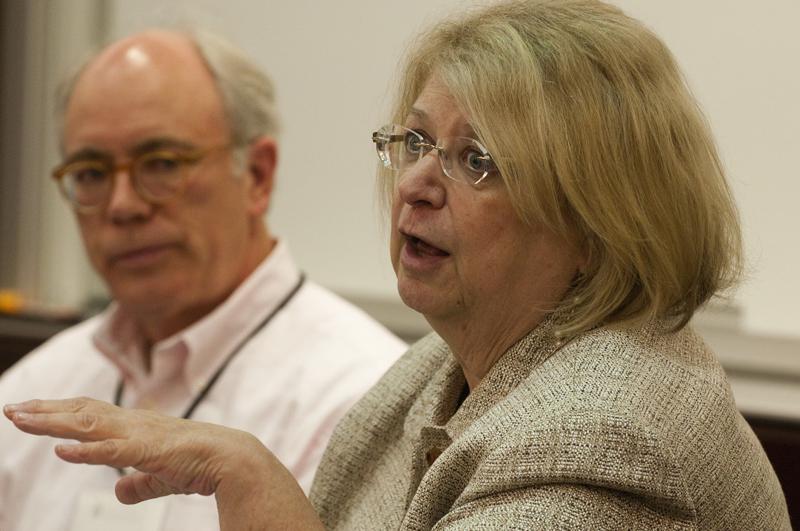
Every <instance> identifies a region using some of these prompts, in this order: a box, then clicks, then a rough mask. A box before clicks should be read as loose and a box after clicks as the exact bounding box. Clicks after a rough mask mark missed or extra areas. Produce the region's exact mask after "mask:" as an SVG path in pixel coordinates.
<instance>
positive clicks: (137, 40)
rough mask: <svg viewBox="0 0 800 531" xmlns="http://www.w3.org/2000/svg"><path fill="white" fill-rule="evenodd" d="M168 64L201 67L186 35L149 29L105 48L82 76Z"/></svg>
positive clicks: (91, 61) (196, 52)
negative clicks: (119, 69)
mask: <svg viewBox="0 0 800 531" xmlns="http://www.w3.org/2000/svg"><path fill="white" fill-rule="evenodd" d="M169 63H181V64H183V65H184V67H183V69H190V68H192V67H201V68H202V67H203V66H204V65H203V62H202V59H201V58H200V55H199V53H198V51H197V49H196V47H195V46H194V44H193V43H192V41H191V40H190V39H189V37H187V36H186V35H183V34H181V33H178V32H173V31H166V30H148V31H145V32H141V33H137V34H134V35H131V36H129V37H125V38H123V39H120V40H118V41H116V42H114V43H112V44H110V45H109V46H107V47H106V48H104V49H103V50H102V51H100V53H98V54H97V55H96V56H95V57H94V58H93V59H91V60H90V61H89V63H88V64H87V66H86V68H85V69H84V72H83V74H90V73H93V72H96V71H108V70H114V69H116V68H120V67H125V68H129V69H133V70H136V69H145V68H148V67H150V68H153V67H158V66H159V65H162V64H169ZM81 77H83V76H81Z"/></svg>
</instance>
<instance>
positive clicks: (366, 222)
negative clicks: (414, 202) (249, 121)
mask: <svg viewBox="0 0 800 531" xmlns="http://www.w3.org/2000/svg"><path fill="white" fill-rule="evenodd" d="M471 3H472V4H474V3H475V2H471ZM468 4H470V2H464V1H456V0H439V1H434V2H432V1H430V0H406V1H404V2H402V3H400V4H398V3H397V2H375V1H374V0H344V1H339V2H320V1H311V0H303V1H300V0H298V1H294V2H285V1H273V2H269V1H248V0H229V1H226V2H224V3H223V2H216V1H210V0H203V1H192V2H170V3H169V4H167V6H166V7H165V6H164V5H163V3H162V2H160V1H158V0H146V1H142V0H140V1H138V2H125V1H119V0H117V1H115V2H113V3H112V5H113V6H114V9H113V10H112V16H111V17H110V21H111V25H110V28H109V30H110V33H111V34H112V35H121V34H124V33H127V32H129V31H131V30H132V29H134V28H137V27H142V26H144V25H147V24H148V23H150V22H151V21H153V20H157V19H161V20H171V21H177V22H189V23H195V24H200V25H203V26H206V27H209V28H211V29H214V30H217V31H220V32H222V33H224V34H226V35H227V36H228V37H229V38H231V39H232V40H234V41H235V42H237V43H238V44H239V45H240V46H242V47H244V48H245V49H246V50H247V51H248V52H249V53H251V54H252V55H253V56H254V57H256V58H257V60H258V61H259V62H260V63H261V64H263V66H264V67H265V68H267V69H268V70H269V71H270V72H271V73H272V75H273V76H274V77H275V79H276V81H277V84H278V88H279V97H280V106H281V109H282V112H283V116H284V118H285V124H286V126H285V135H284V139H283V140H284V141H283V157H282V161H281V172H280V176H279V178H280V181H279V195H278V197H277V202H276V203H275V206H274V208H273V211H272V214H271V216H270V220H271V223H272V224H273V225H274V228H275V229H276V230H277V231H278V232H279V233H280V234H282V235H285V236H287V237H288V239H289V240H290V242H291V245H292V248H293V249H294V251H295V253H296V254H297V256H298V259H299V260H300V262H301V263H302V264H303V266H304V267H305V268H306V269H307V270H308V272H309V273H310V274H311V276H312V277H313V278H316V279H317V280H319V281H321V282H322V283H324V284H326V285H329V286H331V287H333V288H334V289H336V290H338V291H340V292H343V293H346V294H350V295H353V296H358V297H368V298H378V299H383V300H390V299H391V300H395V295H394V285H393V279H392V273H391V271H390V269H389V266H388V261H387V259H386V252H385V242H384V240H383V237H382V234H383V231H382V228H381V226H380V223H379V219H380V216H379V215H378V214H377V213H376V212H375V208H374V202H373V201H372V190H373V180H372V174H373V171H374V160H373V154H372V148H371V145H370V143H369V133H370V132H371V131H372V130H373V128H374V127H375V126H376V125H379V124H380V123H381V121H382V116H383V114H382V113H383V112H384V110H385V109H386V105H387V101H388V93H389V91H390V89H391V81H390V80H391V79H392V77H393V73H394V72H395V69H396V64H397V60H398V58H399V57H400V55H401V52H402V50H403V48H404V46H405V45H406V44H407V42H408V40H409V37H410V36H411V35H412V34H413V33H415V32H417V31H418V29H419V28H420V27H422V26H424V25H426V24H428V23H430V22H431V21H434V20H436V19H437V18H439V16H440V14H441V13H446V12H449V11H451V10H453V9H463V6H464V5H468ZM617 4H618V5H619V6H620V7H622V8H623V9H625V10H627V11H628V12H629V13H630V14H632V15H634V16H636V17H638V18H640V19H641V20H643V21H645V23H647V24H648V25H649V26H650V27H652V28H653V29H654V30H655V31H656V32H657V33H659V34H660V35H661V36H662V37H663V38H664V40H665V41H666V42H667V44H668V45H669V46H670V47H671V49H672V50H673V51H674V53H675V55H676V56H677V58H678V60H679V62H680V63H681V65H682V66H683V68H684V69H685V71H686V74H687V77H688V79H689V82H690V84H691V86H692V87H693V89H694V91H695V93H696V95H697V97H698V99H699V100H700V101H701V104H702V106H703V107H704V108H705V110H706V112H707V115H708V117H709V120H710V121H711V123H712V126H713V128H714V130H715V132H716V135H717V139H718V141H719V144H720V149H721V151H722V154H723V157H724V160H725V162H726V164H727V166H728V168H729V172H730V178H731V181H732V183H733V187H734V190H735V193H736V195H737V197H738V201H739V204H740V208H741V212H742V217H743V220H744V227H745V233H746V239H747V249H748V254H749V258H750V265H751V273H750V279H749V281H748V283H747V284H746V285H745V286H744V288H743V289H742V290H740V292H739V295H738V298H737V305H739V306H740V307H741V309H742V317H743V325H744V326H745V328H746V329H747V330H750V331H753V332H756V333H763V334H770V335H778V336H794V337H800V305H798V304H796V301H798V300H800V281H798V280H797V276H796V274H795V270H796V269H797V264H800V245H798V243H800V236H797V235H796V233H795V230H793V228H798V229H800V209H797V208H796V207H795V202H796V198H797V197H800V172H799V171H798V170H797V168H798V167H800V164H799V162H800V161H798V157H800V155H799V154H798V151H799V150H798V148H800V103H798V97H797V94H800V69H799V68H797V58H798V57H800V33H798V32H796V31H794V30H795V28H794V25H795V24H796V22H797V21H798V20H800V2H797V1H796V0H767V1H765V2H762V3H761V4H758V5H759V6H760V7H756V4H754V3H752V2H749V1H745V0H699V1H698V0H671V1H670V2H654V1H652V0H619V1H618V2H617ZM315 142H316V143H318V145H314V143H315Z"/></svg>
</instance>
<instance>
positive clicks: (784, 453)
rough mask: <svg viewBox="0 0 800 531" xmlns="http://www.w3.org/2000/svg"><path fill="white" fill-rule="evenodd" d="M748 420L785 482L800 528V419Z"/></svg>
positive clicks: (795, 525)
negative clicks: (797, 420) (791, 420)
mask: <svg viewBox="0 0 800 531" xmlns="http://www.w3.org/2000/svg"><path fill="white" fill-rule="evenodd" d="M798 407H800V405H799V406H798ZM747 421H748V422H749V423H750V426H752V428H753V431H754V432H755V433H756V435H757V436H758V438H759V440H760V441H761V444H762V446H764V450H765V451H766V452H767V455H768V456H769V460H770V461H771V462H772V466H773V467H774V468H775V473H776V474H777V475H778V479H779V480H780V482H781V486H782V487H783V493H784V494H785V495H786V504H787V505H788V506H789V516H790V517H791V519H792V527H793V528H794V529H800V422H789V421H782V420H775V419H766V418H758V417H749V418H748V419H747Z"/></svg>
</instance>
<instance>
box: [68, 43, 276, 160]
mask: <svg viewBox="0 0 800 531" xmlns="http://www.w3.org/2000/svg"><path fill="white" fill-rule="evenodd" d="M198 62H199V64H198ZM175 63H178V64H177V66H176V65H175ZM137 65H138V66H139V69H137V68H136V66H137ZM159 65H160V66H162V67H164V68H166V69H167V71H168V70H169V69H170V68H172V67H175V68H177V70H176V71H178V70H181V71H182V70H183V68H184V65H186V66H187V69H188V70H190V71H195V72H197V69H198V67H199V68H200V69H201V70H205V71H206V73H207V74H208V75H209V76H210V81H211V83H213V85H214V86H215V87H216V90H217V92H218V95H219V96H220V97H221V100H222V106H223V110H224V113H225V118H226V120H227V123H228V127H229V129H230V134H231V139H232V143H234V144H236V145H239V146H245V145H247V144H248V143H249V142H250V141H252V140H253V139H255V138H258V137H261V136H270V137H273V138H275V137H277V135H278V130H279V118H278V115H277V110H276V108H275V95H274V88H273V84H272V81H271V80H270V79H269V77H268V76H267V75H266V74H265V73H264V72H263V70H262V69H261V68H260V67H259V66H258V65H257V64H255V63H254V62H253V61H251V60H250V59H249V58H247V57H246V56H245V55H244V54H243V53H242V52H241V51H240V50H239V49H237V48H236V47H234V46H233V45H231V44H230V43H228V42H227V41H225V40H223V39H221V38H219V37H217V36H215V35H213V34H210V33H207V32H203V31H191V32H187V31H170V30H164V29H152V30H147V31H144V32H141V33H137V34H135V35H131V36H129V37H126V38H124V39H121V40H119V41H116V42H114V43H112V44H111V45H109V46H108V47H106V48H104V49H103V50H101V51H100V52H99V53H98V54H96V55H95V56H93V57H92V58H90V59H89V60H88V61H87V62H85V63H84V64H83V65H81V66H80V68H78V69H76V70H75V71H73V73H72V74H71V75H70V76H68V77H67V78H66V79H65V80H64V81H63V82H62V83H61V85H60V86H59V89H58V93H57V101H56V118H57V121H58V124H59V135H61V136H63V131H64V118H65V114H66V111H67V107H68V105H69V102H70V100H71V99H72V95H73V92H74V90H75V89H76V88H77V85H78V83H79V82H82V80H84V74H87V73H88V72H89V71H90V70H94V71H96V73H100V74H101V75H103V74H104V75H107V76H120V75H121V74H123V72H122V71H120V70H119V68H121V67H124V70H125V72H124V73H126V74H127V75H130V76H133V77H136V75H135V74H136V72H139V73H143V72H144V68H145V67H147V66H149V67H151V68H153V67H156V66H159ZM135 82H136V83H137V86H138V85H139V84H143V83H145V81H144V80H143V78H142V77H140V78H139V79H138V80H135ZM142 86H144V85H142Z"/></svg>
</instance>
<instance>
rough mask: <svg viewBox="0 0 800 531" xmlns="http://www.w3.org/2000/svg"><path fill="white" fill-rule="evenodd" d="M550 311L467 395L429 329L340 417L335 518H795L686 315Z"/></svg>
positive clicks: (327, 495)
mask: <svg viewBox="0 0 800 531" xmlns="http://www.w3.org/2000/svg"><path fill="white" fill-rule="evenodd" d="M552 327H553V323H552V321H551V320H546V321H545V322H544V323H542V324H541V325H540V326H538V327H537V328H536V329H535V330H533V331H532V332H530V333H529V334H528V335H527V336H526V337H524V338H523V339H521V340H520V341H519V342H518V343H517V344H515V345H514V346H512V347H511V348H510V349H509V350H508V351H507V352H506V353H505V354H504V355H503V356H502V357H501V358H500V359H499V360H498V361H497V363H496V364H495V365H494V367H492V369H491V370H490V372H489V373H488V374H487V375H486V376H485V377H484V379H483V380H482V381H481V383H480V385H479V386H478V387H477V388H476V389H474V390H472V392H471V393H470V394H469V395H468V396H467V397H466V399H465V400H463V402H461V400H460V399H461V397H463V394H462V393H463V390H464V386H465V380H464V376H463V373H462V372H461V370H460V367H459V365H458V364H457V362H456V360H455V359H454V357H453V355H452V353H451V352H450V350H449V349H448V347H447V345H446V344H445V343H444V342H443V341H442V339H441V338H439V337H438V336H437V335H435V334H431V335H428V336H426V337H425V338H423V339H422V340H420V341H419V342H418V343H416V344H415V345H414V346H412V347H411V349H410V350H409V351H408V352H407V353H406V354H405V355H404V356H403V357H402V358H401V359H400V360H399V361H398V362H397V363H396V364H395V365H394V366H393V367H392V369H390V370H389V372H388V373H387V374H386V375H385V376H384V377H383V378H382V379H381V381H380V382H379V383H378V384H377V385H376V386H375V387H374V388H373V389H372V390H371V391H370V392H369V393H368V394H367V395H366V396H365V397H364V398H362V399H361V401H360V402H358V403H357V404H356V406H355V407H354V408H353V409H352V410H351V411H350V412H349V413H348V414H347V415H346V416H345V418H344V419H343V420H342V421H341V422H340V424H339V426H338V427H337V429H336V430H335V432H334V435H333V438H332V439H331V442H330V444H329V446H328V448H327V450H326V453H325V455H324V456H323V460H322V464H321V465H320V468H319V469H318V472H317V475H316V477H315V480H314V484H313V486H312V490H311V501H312V503H313V504H314V506H315V508H316V509H317V511H318V513H319V515H320V516H321V518H322V520H323V522H324V523H325V525H326V527H327V528H329V529H348V530H351V529H352V530H360V529H364V530H367V529H369V530H384V529H404V530H406V529H407V530H412V529H414V530H417V529H465V530H466V529H469V530H480V529H568V530H581V529H587V530H606V529H608V530H621V529H624V530H629V529H630V530H635V529H642V530H644V529H647V530H650V529H703V530H706V529H708V530H726V531H732V530H748V531H750V530H756V529H757V530H786V529H790V525H789V516H788V513H787V509H786V502H785V499H784V497H783V493H782V491H781V487H780V485H779V483H778V480H777V478H776V476H775V473H774V471H773V470H772V468H771V466H770V464H769V461H768V460H767V457H766V455H765V454H764V451H763V449H762V448H761V446H760V444H759V442H758V440H757V439H756V437H755V435H754V434H753V432H752V431H751V430H750V428H749V426H748V425H747V423H746V421H745V420H744V419H743V418H742V416H741V415H740V414H739V412H738V411H737V409H736V405H735V403H734V401H733V397H732V395H731V391H730V387H729V385H728V382H727V380H726V377H725V374H724V372H723V370H722V368H721V367H720V365H719V363H718V362H717V360H716V359H715V357H714V355H713V354H712V353H711V352H710V351H709V350H708V348H707V347H706V346H705V345H704V343H703V341H702V340H701V339H700V338H699V337H698V336H697V335H696V334H695V333H694V332H693V331H692V330H691V328H690V327H686V328H684V329H683V330H681V331H679V332H677V333H670V332H668V331H667V327H666V326H665V324H664V323H653V324H650V325H648V326H645V327H642V328H639V329H627V330H610V329H599V330H595V331H592V332H589V333H586V334H583V335H582V336H579V337H578V338H576V339H573V340H572V341H570V342H568V343H566V344H565V345H562V344H561V343H560V342H559V341H558V340H556V338H555V336H554V335H553V333H552Z"/></svg>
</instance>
